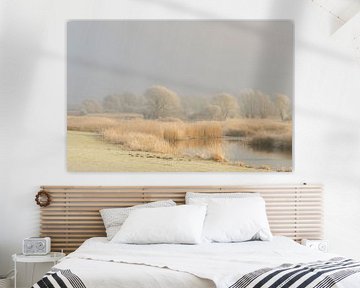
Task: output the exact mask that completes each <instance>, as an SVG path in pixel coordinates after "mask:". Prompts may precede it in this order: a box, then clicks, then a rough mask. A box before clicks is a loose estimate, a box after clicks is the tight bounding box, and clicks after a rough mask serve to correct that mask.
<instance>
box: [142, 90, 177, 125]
mask: <svg viewBox="0 0 360 288" xmlns="http://www.w3.org/2000/svg"><path fill="white" fill-rule="evenodd" d="M144 98H145V107H146V110H145V115H146V116H148V117H149V118H153V119H158V118H162V117H169V116H177V115H178V114H179V113H180V110H181V105H180V99H179V97H178V95H177V94H176V93H175V92H174V91H171V90H170V89H168V88H166V87H164V86H160V85H157V86H153V87H151V88H149V89H147V90H146V92H145V94H144Z"/></svg>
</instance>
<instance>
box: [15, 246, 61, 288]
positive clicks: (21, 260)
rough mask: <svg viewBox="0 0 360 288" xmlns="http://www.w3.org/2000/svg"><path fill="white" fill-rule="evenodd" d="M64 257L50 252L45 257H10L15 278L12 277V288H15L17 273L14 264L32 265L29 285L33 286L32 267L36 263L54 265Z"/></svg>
mask: <svg viewBox="0 0 360 288" xmlns="http://www.w3.org/2000/svg"><path fill="white" fill-rule="evenodd" d="M63 257H65V253H60V252H50V253H49V254H46V255H39V256H27V255H24V254H14V255H12V259H13V261H14V270H15V277H14V288H16V276H17V271H16V264H17V263H33V264H34V265H33V267H32V273H31V285H33V284H34V283H33V281H34V266H35V265H36V263H46V262H49V263H51V262H52V263H53V264H54V265H55V264H56V263H58V262H59V260H60V259H61V258H63Z"/></svg>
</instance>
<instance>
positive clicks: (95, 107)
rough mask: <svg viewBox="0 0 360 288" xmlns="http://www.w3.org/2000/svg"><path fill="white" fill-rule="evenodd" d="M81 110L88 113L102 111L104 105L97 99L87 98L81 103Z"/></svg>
mask: <svg viewBox="0 0 360 288" xmlns="http://www.w3.org/2000/svg"><path fill="white" fill-rule="evenodd" d="M81 111H82V112H83V113H85V114H87V113H101V112H102V106H101V104H100V103H99V102H98V101H97V100H92V99H87V100H84V101H83V102H82V104H81Z"/></svg>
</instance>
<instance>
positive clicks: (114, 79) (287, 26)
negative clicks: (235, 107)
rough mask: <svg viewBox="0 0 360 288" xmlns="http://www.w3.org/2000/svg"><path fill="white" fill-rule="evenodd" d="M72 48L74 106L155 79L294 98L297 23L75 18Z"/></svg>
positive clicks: (187, 89) (181, 89)
mask: <svg viewBox="0 0 360 288" xmlns="http://www.w3.org/2000/svg"><path fill="white" fill-rule="evenodd" d="M67 46H68V49H67V51H68V66H67V85H68V103H69V104H75V103H79V102H81V101H83V100H84V99H87V98H89V99H91V98H97V99H101V98H103V97H105V96H106V95H109V94H116V93H121V92H126V91H127V92H134V93H136V94H143V93H144V91H145V90H146V89H147V88H148V87H150V86H152V85H155V84H159V85H164V86H166V87H168V88H170V89H172V90H174V91H175V92H177V93H178V94H179V95H180V96H203V95H209V96H214V94H216V93H220V92H229V93H232V94H234V95H238V94H239V93H240V92H241V90H243V89H247V88H253V89H260V90H262V91H263V92H265V93H268V94H275V93H284V94H286V95H288V96H289V97H291V98H292V96H293V95H292V93H293V24H292V23H291V22H290V21H165V20H163V21H161V20H159V21H121V20H119V21H117V20H114V21H71V22H69V23H68V29H67Z"/></svg>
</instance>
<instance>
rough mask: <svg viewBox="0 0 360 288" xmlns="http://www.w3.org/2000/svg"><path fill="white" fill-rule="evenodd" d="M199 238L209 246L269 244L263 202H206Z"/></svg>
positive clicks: (232, 200) (258, 199) (256, 199)
mask: <svg viewBox="0 0 360 288" xmlns="http://www.w3.org/2000/svg"><path fill="white" fill-rule="evenodd" d="M203 237H204V239H205V240H206V241H210V242H242V241H248V240H252V239H259V240H271V238H272V234H271V231H270V227H269V223H268V220H267V216H266V209H265V201H264V199H263V198H261V197H247V198H237V199H211V200H209V202H208V206H207V214H206V218H205V223H204V228H203Z"/></svg>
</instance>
